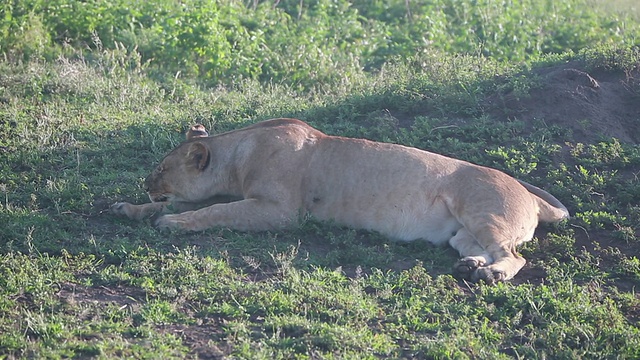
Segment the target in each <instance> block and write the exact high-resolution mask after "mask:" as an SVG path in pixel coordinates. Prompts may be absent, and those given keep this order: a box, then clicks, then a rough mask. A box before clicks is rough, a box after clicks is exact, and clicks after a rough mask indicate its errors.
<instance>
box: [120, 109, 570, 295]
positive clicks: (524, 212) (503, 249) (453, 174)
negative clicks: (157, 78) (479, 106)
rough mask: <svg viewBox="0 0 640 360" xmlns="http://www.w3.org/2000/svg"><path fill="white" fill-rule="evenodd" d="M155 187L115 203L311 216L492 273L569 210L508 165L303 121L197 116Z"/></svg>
mask: <svg viewBox="0 0 640 360" xmlns="http://www.w3.org/2000/svg"><path fill="white" fill-rule="evenodd" d="M145 190H146V191H147V193H148V194H149V198H150V199H151V201H152V202H151V203H150V204H144V205H132V204H129V203H126V202H119V203H115V204H113V205H112V206H111V211H112V212H113V213H115V214H120V215H125V216H127V217H129V218H132V219H142V218H145V217H149V216H152V215H153V214H155V213H165V212H166V209H167V207H168V206H169V205H172V207H173V208H175V209H178V210H179V211H184V210H186V209H191V211H185V212H182V213H178V214H165V215H162V216H160V217H159V218H158V219H157V221H156V225H157V226H158V227H161V228H179V229H186V230H203V229H207V228H210V227H215V226H221V227H228V228H232V229H237V230H258V231H259V230H273V229H281V228H284V227H287V226H289V225H292V224H293V223H295V222H296V221H298V219H300V216H301V215H302V216H304V215H306V214H309V215H311V216H312V217H314V218H316V219H318V220H333V221H335V222H336V223H338V224H342V225H346V226H348V227H352V228H357V229H367V230H375V231H378V232H380V233H382V234H384V235H386V236H388V237H389V238H392V239H396V240H401V241H411V240H416V239H425V240H428V241H430V242H432V243H434V244H445V243H449V244H450V245H451V246H452V247H453V248H455V249H456V250H457V251H458V252H459V253H460V256H461V257H462V258H461V259H460V260H459V261H458V262H457V263H456V265H455V267H454V270H455V271H457V272H458V273H459V274H461V275H462V276H463V277H465V278H467V279H470V280H472V281H478V280H484V281H486V282H487V283H494V282H496V281H504V280H508V279H511V278H513V276H514V275H515V274H516V273H518V271H520V269H522V267H523V266H524V264H525V259H524V258H522V257H521V256H520V255H519V254H518V253H517V252H516V245H518V244H521V243H522V242H524V241H528V240H531V238H532V237H533V233H534V229H535V228H536V226H537V225H538V221H545V222H555V221H560V220H562V219H565V218H567V217H569V212H568V211H567V208H566V207H564V205H562V204H561V203H560V201H558V200H557V199H556V198H555V197H553V196H552V195H551V194H549V193H547V192H545V191H543V190H541V189H539V188H537V187H535V186H533V185H530V184H527V183H525V182H523V181H519V180H516V179H514V178H512V177H511V176H509V175H506V174H505V173H503V172H500V171H498V170H495V169H491V168H487V167H483V166H478V165H474V164H471V163H468V162H466V161H461V160H456V159H452V158H448V157H445V156H442V155H438V154H434V153H430V152H427V151H423V150H419V149H415V148H411V147H406V146H401V145H394V144H386V143H379V142H374V141H368V140H363V139H351V138H345V137H339V136H329V135H326V134H324V133H322V132H320V131H318V130H316V129H314V128H312V127H311V126H309V125H307V124H306V123H304V122H302V121H300V120H294V119H273V120H268V121H264V122H261V123H257V124H254V125H252V126H249V127H246V128H244V129H239V130H235V131H231V132H227V133H223V134H219V135H215V136H208V134H207V132H206V130H205V129H204V127H203V126H202V125H196V126H194V127H193V128H192V129H191V130H190V131H189V132H188V133H187V141H185V142H184V143H182V144H181V145H179V146H178V147H177V148H175V149H174V150H173V151H171V152H170V153H169V154H168V155H167V156H166V157H165V158H164V159H163V160H162V162H161V163H160V165H159V166H158V167H157V168H156V169H155V170H154V171H153V172H152V173H151V175H149V176H148V177H147V179H146V181H145ZM221 199H222V200H225V201H230V202H224V203H220V201H221ZM203 206H204V207H203ZM198 208H199V209H198ZM193 209H198V210H193Z"/></svg>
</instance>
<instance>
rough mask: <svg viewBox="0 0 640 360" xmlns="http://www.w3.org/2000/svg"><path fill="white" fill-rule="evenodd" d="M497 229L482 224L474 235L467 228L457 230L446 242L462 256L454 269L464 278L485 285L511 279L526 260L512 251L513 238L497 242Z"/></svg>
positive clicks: (499, 237)
mask: <svg viewBox="0 0 640 360" xmlns="http://www.w3.org/2000/svg"><path fill="white" fill-rule="evenodd" d="M501 236H502V232H500V231H498V228H495V227H489V226H485V227H483V228H482V229H480V230H479V231H477V232H476V236H474V235H473V234H472V233H471V232H470V231H469V230H468V229H467V228H462V229H460V230H458V232H457V233H456V235H455V236H453V237H452V238H451V239H450V240H449V244H450V245H451V246H452V247H453V248H454V249H456V250H458V252H459V253H460V256H461V257H462V258H461V259H460V260H458V261H457V262H456V263H455V265H454V268H453V269H454V272H455V274H456V275H458V276H459V277H462V278H463V279H468V280H471V281H474V282H477V281H479V280H483V281H485V282H486V283H488V284H494V283H496V282H498V281H505V280H509V279H511V278H513V277H514V276H515V275H516V274H517V273H518V272H519V271H520V269H522V268H523V267H524V265H525V263H526V260H525V259H524V258H523V257H522V256H520V255H519V254H518V253H517V252H516V251H515V244H516V242H514V241H508V240H506V241H500V239H502V237H501Z"/></svg>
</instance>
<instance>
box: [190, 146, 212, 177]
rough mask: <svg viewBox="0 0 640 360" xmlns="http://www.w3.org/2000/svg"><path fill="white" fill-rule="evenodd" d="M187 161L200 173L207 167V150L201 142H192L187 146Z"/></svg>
mask: <svg viewBox="0 0 640 360" xmlns="http://www.w3.org/2000/svg"><path fill="white" fill-rule="evenodd" d="M187 161H188V162H189V163H190V164H192V165H193V166H194V167H195V168H196V169H198V170H200V171H202V170H204V169H205V168H206V167H207V166H209V149H207V147H206V146H204V144H203V143H201V142H194V143H193V144H191V146H189V152H187Z"/></svg>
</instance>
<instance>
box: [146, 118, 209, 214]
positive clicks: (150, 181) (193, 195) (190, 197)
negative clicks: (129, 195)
mask: <svg viewBox="0 0 640 360" xmlns="http://www.w3.org/2000/svg"><path fill="white" fill-rule="evenodd" d="M208 135H209V134H208V133H207V131H206V129H205V127H204V126H202V125H200V124H198V125H194V126H192V127H191V129H189V131H188V132H187V141H185V142H184V143H182V144H180V145H179V146H178V147H177V148H175V149H174V150H173V151H171V152H170V153H169V154H168V155H167V156H165V158H164V159H162V161H161V162H160V164H159V165H158V166H157V167H156V168H155V169H154V170H153V172H151V174H149V176H147V178H146V179H145V182H144V188H145V191H146V192H147V194H148V195H149V198H150V199H151V201H152V202H160V201H169V202H173V201H182V202H195V201H200V200H202V199H203V197H205V196H206V195H204V192H205V191H204V188H205V186H206V185H207V184H208V181H207V179H206V178H205V177H203V176H202V175H203V173H204V172H205V170H206V169H207V168H208V167H209V163H210V160H211V156H210V153H209V149H208V148H207V146H206V145H205V144H204V143H203V142H202V141H201V138H206V137H207V136H208Z"/></svg>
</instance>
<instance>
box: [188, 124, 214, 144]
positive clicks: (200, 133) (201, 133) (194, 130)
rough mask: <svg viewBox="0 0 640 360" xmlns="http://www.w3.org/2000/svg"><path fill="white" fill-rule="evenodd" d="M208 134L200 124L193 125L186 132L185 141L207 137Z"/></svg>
mask: <svg viewBox="0 0 640 360" xmlns="http://www.w3.org/2000/svg"><path fill="white" fill-rule="evenodd" d="M207 136H209V133H208V132H207V129H206V128H205V127H204V125H202V124H195V125H193V126H192V127H191V129H189V131H187V140H190V139H193V138H199V137H207Z"/></svg>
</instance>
